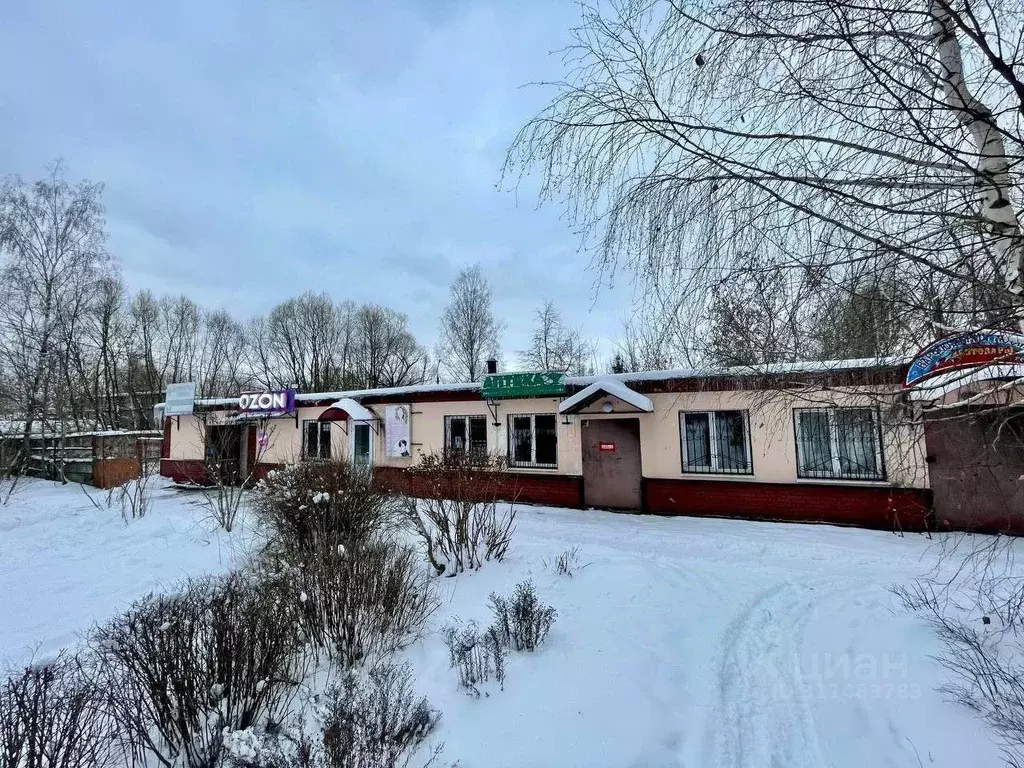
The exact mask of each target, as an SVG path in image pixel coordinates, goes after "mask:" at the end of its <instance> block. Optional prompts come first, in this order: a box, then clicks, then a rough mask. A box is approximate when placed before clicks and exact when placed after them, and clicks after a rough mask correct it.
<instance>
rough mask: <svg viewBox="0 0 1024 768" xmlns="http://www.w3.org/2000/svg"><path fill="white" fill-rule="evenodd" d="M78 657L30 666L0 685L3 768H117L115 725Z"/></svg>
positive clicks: (1, 758) (0, 749) (99, 692)
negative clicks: (113, 746) (114, 765)
mask: <svg viewBox="0 0 1024 768" xmlns="http://www.w3.org/2000/svg"><path fill="white" fill-rule="evenodd" d="M102 701H103V697H102V692H101V690H100V689H99V688H98V687H97V686H96V685H95V684H94V683H93V682H92V681H91V680H90V679H89V677H88V675H86V674H85V673H84V671H83V669H82V666H81V664H80V663H79V660H78V658H77V657H71V656H67V655H64V654H61V655H60V656H58V657H57V658H56V659H55V660H54V661H51V662H49V663H46V664H41V665H38V666H29V667H26V668H25V669H24V670H23V671H22V672H20V673H18V674H16V675H13V676H12V677H10V678H8V679H7V680H6V682H4V683H3V684H2V686H0V766H12V768H93V767H94V766H105V765H110V764H112V752H111V749H110V747H111V741H112V734H111V730H112V722H111V720H110V718H109V717H108V716H107V715H106V713H105V712H104V711H103V708H102V706H101V704H102Z"/></svg>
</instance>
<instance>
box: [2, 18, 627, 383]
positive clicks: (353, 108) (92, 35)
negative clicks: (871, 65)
mask: <svg viewBox="0 0 1024 768" xmlns="http://www.w3.org/2000/svg"><path fill="white" fill-rule="evenodd" d="M3 6H4V8H3V11H2V13H0V71H3V73H4V75H3V78H2V80H0V110H2V113H0V114H2V119H0V173H20V174H21V175H23V176H25V177H27V178H34V177H37V176H39V175H40V173H41V171H42V169H43V167H44V166H45V165H46V164H47V163H48V162H49V161H51V160H53V159H54V158H58V157H59V158H63V159H64V161H65V163H66V165H67V168H68V175H69V177H70V178H71V179H78V178H83V177H84V178H89V179H92V180H97V181H103V182H104V183H105V184H106V192H105V195H104V200H105V203H106V206H107V217H108V230H109V232H110V235H111V240H110V249H111V251H112V252H113V253H114V254H115V255H116V256H117V257H118V258H119V259H120V261H121V264H122V269H123V273H124V277H125V280H126V282H127V284H128V285H129V287H130V288H132V289H136V288H141V287H148V288H151V289H153V290H154V291H156V292H158V293H185V294H187V295H189V296H191V297H192V298H194V299H196V300H197V301H199V302H200V303H202V304H204V305H206V306H210V307H226V308H228V309H230V310H231V311H232V312H233V313H235V314H236V315H237V316H239V317H248V316H250V315H253V314H256V313H260V312H264V311H266V310H267V309H268V308H269V307H271V306H273V305H274V304H275V303H276V302H278V301H280V300H282V299H284V298H287V297H288V296H291V295H295V294H298V293H301V292H302V291H304V290H307V289H313V290H317V291H319V290H325V291H327V292H329V293H330V294H331V295H332V296H333V297H335V298H336V299H343V298H351V299H355V300H356V301H360V302H370V301H375V302H379V303H384V304H389V305H391V306H393V307H396V308H398V309H401V310H402V311H404V312H406V313H408V315H409V317H410V320H411V324H412V326H413V329H414V330H415V332H416V334H417V336H418V337H419V338H420V339H421V341H423V342H424V343H427V344H428V345H430V346H433V343H434V340H435V338H436V333H437V318H438V316H439V314H440V311H441V309H442V307H443V305H444V303H445V301H446V298H447V291H448V285H449V283H450V282H451V280H452V278H453V277H454V275H455V274H456V273H457V272H458V270H459V269H460V268H461V267H463V266H466V265H469V264H472V263H473V262H476V261H479V262H481V263H482V264H483V269H484V272H485V273H486V275H487V276H488V278H489V279H490V280H491V282H492V285H493V286H494V288H495V294H496V309H497V311H498V313H499V314H500V315H501V316H502V317H503V318H504V319H505V320H506V321H507V323H508V332H507V333H506V338H505V344H504V347H505V350H506V358H507V359H508V361H509V362H510V363H511V362H513V357H514V351H515V350H516V349H519V348H521V347H522V346H523V345H524V343H525V341H526V337H527V334H528V329H529V323H530V319H531V318H530V316H531V314H532V311H533V309H534V307H535V306H536V305H537V303H538V302H539V301H540V300H541V299H543V298H552V299H554V300H555V301H556V302H557V303H558V304H559V305H560V306H561V307H562V308H563V310H564V312H565V315H566V317H567V319H568V320H569V321H570V322H572V323H573V324H574V325H579V326H582V327H584V329H585V331H586V332H587V333H588V334H589V335H591V336H592V337H605V338H608V337H612V336H614V335H615V333H616V331H617V328H618V327H619V324H620V321H621V318H622V316H623V313H624V312H625V310H626V308H627V304H628V298H629V290H628V289H627V288H624V287H618V288H617V289H616V290H614V291H609V290H607V289H603V290H601V291H599V292H595V287H594V275H593V274H592V273H591V272H588V271H587V269H586V267H587V264H588V260H589V258H588V256H587V255H585V254H582V253H579V251H578V245H579V242H578V238H577V237H576V236H575V235H574V234H573V233H572V231H571V230H570V228H569V226H568V225H567V224H566V223H564V222H563V221H561V220H560V218H559V213H560V212H559V210H558V209H557V208H556V207H553V206H545V207H544V208H541V209H538V208H537V206H536V197H535V195H534V193H533V192H532V191H527V190H520V193H519V195H518V196H517V195H516V194H514V193H513V192H510V191H504V190H499V189H498V188H497V183H498V182H499V177H500V170H501V163H502V160H503V158H504V153H505V149H506V148H507V146H508V143H509V141H510V140H511V138H512V136H513V135H514V134H515V132H516V130H517V129H518V128H519V127H520V126H521V125H522V123H523V122H524V121H525V120H526V119H528V118H529V117H530V116H531V115H533V114H534V113H535V112H536V111H537V110H538V109H539V108H540V107H541V106H542V105H543V104H544V103H545V102H546V100H547V95H546V92H545V91H544V90H543V89H541V88H537V87H523V86H525V85H527V84H528V83H531V82H535V81H538V80H543V79H553V78H558V77H560V76H561V75H562V74H563V70H562V63H561V59H560V56H559V55H558V54H557V53H552V52H556V51H557V50H558V49H560V48H562V47H563V46H564V45H565V44H566V43H567V42H568V39H569V36H568V31H569V29H570V28H571V26H572V25H573V24H574V23H575V22H576V20H577V18H578V8H577V6H576V5H575V3H574V2H572V1H571V0H465V1H463V0H406V1H405V2H400V1H399V0H382V1H380V0H375V2H371V3H357V2H351V1H346V0H276V2H259V1H254V0H218V2H213V3H211V2H199V0H181V1H179V2H167V3H150V2H138V0H113V1H109V0H108V1H107V2H102V3H85V2H78V1H77V0H65V2H53V1H47V0H5V2H4V3H3ZM371 9H372V10H371ZM602 347H603V351H604V352H607V349H608V345H607V343H605V344H603V345H602Z"/></svg>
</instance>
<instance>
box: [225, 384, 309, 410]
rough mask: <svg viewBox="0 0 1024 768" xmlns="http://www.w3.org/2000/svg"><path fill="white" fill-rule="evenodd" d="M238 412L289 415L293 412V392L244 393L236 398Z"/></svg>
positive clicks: (279, 390)
mask: <svg viewBox="0 0 1024 768" xmlns="http://www.w3.org/2000/svg"><path fill="white" fill-rule="evenodd" d="M238 410H240V411H246V412H247V413H291V412H292V411H294V410H295V390H294V389H276V390H273V391H271V392H244V393H243V394H241V395H239V396H238Z"/></svg>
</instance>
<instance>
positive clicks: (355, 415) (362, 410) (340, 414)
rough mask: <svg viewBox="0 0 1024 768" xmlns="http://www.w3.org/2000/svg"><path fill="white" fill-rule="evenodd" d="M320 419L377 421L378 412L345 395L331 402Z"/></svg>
mask: <svg viewBox="0 0 1024 768" xmlns="http://www.w3.org/2000/svg"><path fill="white" fill-rule="evenodd" d="M319 421H377V414H375V413H374V412H373V411H371V410H370V409H369V408H367V407H366V406H364V405H360V404H359V403H358V402H356V401H355V400H353V399H352V398H351V397H343V398H341V400H337V401H336V402H333V403H331V404H330V405H329V406H328V407H327V410H325V411H324V412H323V413H321V414H320V419H319Z"/></svg>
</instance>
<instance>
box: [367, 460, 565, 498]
mask: <svg viewBox="0 0 1024 768" xmlns="http://www.w3.org/2000/svg"><path fill="white" fill-rule="evenodd" d="M373 474H374V478H375V479H376V481H377V482H378V483H381V484H382V485H384V486H385V487H387V488H389V489H391V490H393V491H395V492H396V493H404V494H408V495H409V496H423V495H425V494H426V492H427V491H426V488H427V486H426V482H427V479H426V478H425V477H423V475H420V474H417V473H416V472H409V471H407V470H405V469H402V468H401V467H376V468H374V470H373ZM507 477H508V483H507V484H506V485H505V487H504V488H502V489H501V493H502V498H504V499H505V500H506V501H511V500H513V499H515V500H516V501H519V502H522V503H524V504H545V505H548V506H552V507H580V506H582V503H583V478H582V477H578V476H574V475H540V474H531V473H526V472H509V473H507Z"/></svg>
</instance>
